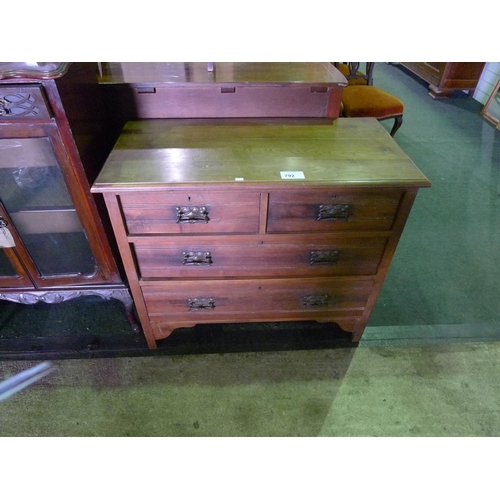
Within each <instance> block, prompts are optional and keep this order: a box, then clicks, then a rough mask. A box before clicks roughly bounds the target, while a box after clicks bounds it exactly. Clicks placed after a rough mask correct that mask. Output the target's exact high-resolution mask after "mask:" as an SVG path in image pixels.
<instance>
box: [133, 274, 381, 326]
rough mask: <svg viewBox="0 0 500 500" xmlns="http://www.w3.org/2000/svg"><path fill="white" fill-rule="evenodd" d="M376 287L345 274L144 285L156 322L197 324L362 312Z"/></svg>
mask: <svg viewBox="0 0 500 500" xmlns="http://www.w3.org/2000/svg"><path fill="white" fill-rule="evenodd" d="M372 286H373V281H371V280H359V281H357V280H352V279H351V280H349V279H342V278H323V279H318V278H304V279H267V280H266V279H259V280H253V279H248V280H193V281H178V282H175V281H172V282H170V283H163V284H161V285H160V284H158V285H152V284H150V283H149V284H143V286H142V291H143V295H144V300H145V303H146V307H147V310H148V314H149V318H150V320H151V321H152V322H162V321H168V322H171V323H175V322H176V321H183V322H185V321H193V323H196V322H202V321H205V320H206V321H210V322H214V321H224V322H227V320H233V321H236V322H237V321H246V320H252V319H258V318H259V316H264V317H265V316H266V315H270V314H272V315H274V316H275V317H276V318H284V319H294V318H300V319H314V318H321V317H327V316H329V315H330V314H331V313H336V314H339V315H345V316H353V315H359V316H360V315H361V314H362V313H363V310H364V308H365V306H366V302H367V300H368V297H369V295H370V292H371V289H372ZM323 314H326V316H323Z"/></svg>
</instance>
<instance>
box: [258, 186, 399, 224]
mask: <svg viewBox="0 0 500 500" xmlns="http://www.w3.org/2000/svg"><path fill="white" fill-rule="evenodd" d="M401 195H402V193H401V191H400V190H366V191H362V192H359V193H358V192H339V191H335V190H331V191H330V190H328V191H327V190H314V189H310V190H308V191H274V192H271V193H270V194H269V211H268V224H267V231H268V232H269V233H288V232H321V231H336V230H340V231H356V230H362V231H387V230H390V229H391V227H392V223H393V220H394V217H395V215H396V212H397V209H398V206H399V202H400V199H401Z"/></svg>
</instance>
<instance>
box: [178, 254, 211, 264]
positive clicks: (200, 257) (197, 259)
mask: <svg viewBox="0 0 500 500" xmlns="http://www.w3.org/2000/svg"><path fill="white" fill-rule="evenodd" d="M182 255H183V256H184V260H183V262H182V265H183V266H211V265H212V254H211V253H210V252H182Z"/></svg>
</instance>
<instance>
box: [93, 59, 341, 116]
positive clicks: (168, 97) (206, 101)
mask: <svg viewBox="0 0 500 500" xmlns="http://www.w3.org/2000/svg"><path fill="white" fill-rule="evenodd" d="M211 65H213V66H211ZM100 68H101V77H100V80H99V81H100V83H101V84H102V88H103V93H104V95H105V99H106V101H107V103H108V108H109V110H110V114H111V115H117V114H118V115H120V116H122V117H124V119H126V120H131V119H137V118H262V117H268V118H290V117H292V118H337V117H338V116H339V114H340V101H341V95H342V88H343V87H345V86H346V85H347V81H346V79H345V78H344V76H343V75H342V74H341V73H340V71H338V70H337V69H336V68H335V67H334V66H333V65H332V64H330V63H328V62H323V63H314V62H313V63H311V62H308V63H294V62H292V63H258V62H255V63H251V62H248V63H241V62H225V63H201V62H200V63H196V62H177V63H175V62H161V63H124V62H109V63H108V62H106V63H100Z"/></svg>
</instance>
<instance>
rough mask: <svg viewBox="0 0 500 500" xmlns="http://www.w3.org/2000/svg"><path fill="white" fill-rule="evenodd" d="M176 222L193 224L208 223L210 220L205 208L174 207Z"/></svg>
mask: <svg viewBox="0 0 500 500" xmlns="http://www.w3.org/2000/svg"><path fill="white" fill-rule="evenodd" d="M175 210H176V212H177V220H176V222H178V223H179V222H180V223H183V222H189V223H191V224H193V223H195V222H204V223H208V221H209V220H210V218H209V217H208V210H207V207H176V209H175Z"/></svg>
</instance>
